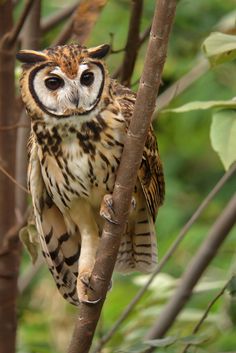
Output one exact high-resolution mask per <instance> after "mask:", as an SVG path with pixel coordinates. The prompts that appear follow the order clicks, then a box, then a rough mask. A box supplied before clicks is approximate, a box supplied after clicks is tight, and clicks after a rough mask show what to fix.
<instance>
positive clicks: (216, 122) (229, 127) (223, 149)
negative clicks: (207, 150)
mask: <svg viewBox="0 0 236 353" xmlns="http://www.w3.org/2000/svg"><path fill="white" fill-rule="evenodd" d="M210 139H211V144H212V147H213V149H214V150H215V151H216V152H217V153H218V154H219V157H220V159H221V161H222V163H223V165H224V167H225V169H226V170H227V169H229V167H230V166H231V164H232V163H233V162H235V161H236V110H220V111H218V112H215V113H214V114H213V119H212V124H211V129H210Z"/></svg>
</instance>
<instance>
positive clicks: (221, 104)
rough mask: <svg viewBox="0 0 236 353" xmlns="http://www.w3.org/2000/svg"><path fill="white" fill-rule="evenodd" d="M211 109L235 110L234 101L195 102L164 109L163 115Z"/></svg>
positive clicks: (235, 101) (235, 104)
mask: <svg viewBox="0 0 236 353" xmlns="http://www.w3.org/2000/svg"><path fill="white" fill-rule="evenodd" d="M212 108H225V109H234V108H235V109H236V100H235V99H231V100H227V101H196V102H190V103H187V104H184V105H182V106H181V107H178V108H175V109H165V110H164V111H163V113H167V112H173V113H186V112H190V111H192V110H207V109H212Z"/></svg>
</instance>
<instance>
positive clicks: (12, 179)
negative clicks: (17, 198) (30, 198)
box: [0, 165, 29, 194]
mask: <svg viewBox="0 0 236 353" xmlns="http://www.w3.org/2000/svg"><path fill="white" fill-rule="evenodd" d="M0 171H1V172H2V173H3V174H4V175H6V176H7V177H8V179H10V180H11V181H12V182H13V183H14V184H15V185H16V186H18V188H20V189H21V190H22V191H24V192H25V193H27V194H29V191H28V190H27V189H26V188H25V187H24V186H23V185H21V184H19V183H18V181H17V180H16V179H15V178H14V177H13V176H12V175H11V174H9V173H8V172H7V171H6V169H4V168H3V167H2V166H1V165H0Z"/></svg>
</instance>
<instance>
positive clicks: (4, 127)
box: [0, 123, 29, 131]
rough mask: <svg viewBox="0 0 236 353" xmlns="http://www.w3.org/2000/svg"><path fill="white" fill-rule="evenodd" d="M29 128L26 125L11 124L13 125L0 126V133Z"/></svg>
mask: <svg viewBox="0 0 236 353" xmlns="http://www.w3.org/2000/svg"><path fill="white" fill-rule="evenodd" d="M28 127H29V125H27V124H19V123H17V124H13V125H5V126H3V125H2V126H0V131H8V130H15V129H20V128H24V129H27V128H28Z"/></svg>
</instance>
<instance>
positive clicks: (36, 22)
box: [16, 0, 41, 215]
mask: <svg viewBox="0 0 236 353" xmlns="http://www.w3.org/2000/svg"><path fill="white" fill-rule="evenodd" d="M40 12H41V0H35V2H34V4H33V6H32V8H31V10H30V13H29V15H28V17H27V20H26V22H25V25H24V28H23V33H22V37H21V38H22V42H21V47H22V49H35V50H37V49H39V43H40ZM20 124H23V125H27V124H28V126H29V128H22V129H18V130H17V137H16V180H17V181H18V183H19V184H21V185H24V186H26V174H27V165H28V160H27V140H28V136H29V131H30V121H29V118H28V117H27V116H26V114H25V110H24V111H23V112H22V113H21V116H20ZM26 204H27V195H26V193H25V192H24V191H23V190H21V189H19V188H17V190H16V209H17V210H19V211H20V212H19V213H20V214H21V215H22V214H24V212H25V209H26Z"/></svg>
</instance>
